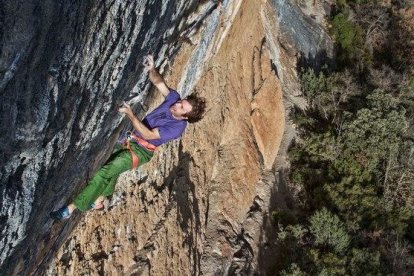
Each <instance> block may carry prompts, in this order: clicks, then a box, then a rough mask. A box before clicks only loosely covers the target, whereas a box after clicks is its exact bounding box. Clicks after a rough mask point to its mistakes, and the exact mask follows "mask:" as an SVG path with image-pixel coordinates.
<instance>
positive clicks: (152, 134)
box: [119, 102, 160, 140]
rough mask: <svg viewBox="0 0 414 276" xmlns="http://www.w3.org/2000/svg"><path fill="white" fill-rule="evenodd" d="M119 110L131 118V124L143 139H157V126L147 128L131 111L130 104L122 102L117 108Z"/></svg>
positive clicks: (158, 136) (158, 134) (158, 135)
mask: <svg viewBox="0 0 414 276" xmlns="http://www.w3.org/2000/svg"><path fill="white" fill-rule="evenodd" d="M119 112H121V113H124V114H125V115H127V116H128V118H129V119H130V120H131V123H132V126H133V127H134V129H135V130H136V131H138V132H139V133H140V134H141V136H142V138H144V139H145V140H152V139H159V138H160V133H159V132H158V128H154V129H149V128H147V127H146V126H145V125H144V124H143V123H142V122H141V121H140V120H139V119H138V118H137V117H136V116H135V115H134V113H133V112H132V109H131V106H130V105H129V104H127V103H125V102H124V104H123V105H122V107H120V108H119Z"/></svg>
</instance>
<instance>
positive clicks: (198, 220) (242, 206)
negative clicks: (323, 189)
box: [0, 0, 332, 275]
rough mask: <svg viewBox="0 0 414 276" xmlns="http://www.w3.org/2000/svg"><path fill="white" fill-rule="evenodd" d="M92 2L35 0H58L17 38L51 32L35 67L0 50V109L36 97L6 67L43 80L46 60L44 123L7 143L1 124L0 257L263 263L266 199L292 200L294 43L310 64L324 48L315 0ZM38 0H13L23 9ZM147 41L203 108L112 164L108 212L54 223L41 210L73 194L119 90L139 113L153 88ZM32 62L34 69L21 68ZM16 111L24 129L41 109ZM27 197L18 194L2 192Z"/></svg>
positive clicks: (94, 262) (167, 264) (220, 266)
mask: <svg viewBox="0 0 414 276" xmlns="http://www.w3.org/2000/svg"><path fill="white" fill-rule="evenodd" d="M141 2H142V3H141ZM88 3H89V4H86V2H82V3H78V2H76V1H74V2H73V3H71V5H68V6H65V5H63V4H60V5H58V4H56V3H52V2H50V3H49V2H45V3H44V5H45V7H48V9H49V10H51V7H55V11H54V12H52V11H49V13H48V14H50V15H49V16H50V18H55V19H54V20H55V21H54V22H61V23H59V24H60V25H59V24H58V25H56V24H52V23H50V26H49V27H47V28H46V27H45V25H44V24H42V26H43V27H42V28H43V29H44V30H43V31H39V30H38V29H36V27H34V26H36V24H29V23H27V27H26V28H27V29H28V30H27V31H26V32H27V33H31V32H34V31H33V30H32V29H33V28H34V29H36V30H37V32H38V33H41V34H42V33H43V37H44V38H43V40H41V39H40V42H39V38H38V37H37V38H36V39H32V40H30V39H28V40H27V41H29V42H27V44H28V45H29V46H30V45H32V44H30V43H34V42H30V41H36V43H38V45H42V46H36V47H46V46H45V45H44V44H47V43H46V41H48V40H47V39H48V38H50V37H53V38H54V39H55V40H56V42H54V43H53V45H58V46H53V47H52V48H53V49H54V50H53V51H52V50H50V49H49V50H48V51H46V53H47V54H48V55H45V56H46V57H48V58H46V59H44V60H42V62H44V63H46V64H47V66H45V70H46V71H45V72H43V71H42V70H39V69H38V70H36V71H29V69H28V68H27V64H31V63H30V62H33V61H31V58H30V57H28V58H26V59H23V60H26V62H25V63H23V62H22V64H26V65H25V66H22V65H19V60H20V59H19V58H17V61H16V57H15V55H13V54H14V52H13V51H12V50H10V52H11V53H12V54H9V55H8V57H9V60H8V62H5V63H1V65H2V66H3V64H6V65H4V68H7V70H2V71H1V72H5V73H4V76H3V81H2V82H1V83H4V81H6V85H5V86H4V88H3V89H4V91H6V95H9V96H8V97H9V98H8V101H9V102H7V103H2V109H1V114H2V116H3V119H5V118H6V117H7V116H8V115H9V114H15V113H16V112H17V113H16V114H15V115H14V116H15V118H20V119H19V120H21V117H22V116H21V113H23V112H26V111H27V109H29V111H30V110H31V109H30V108H33V109H35V108H38V107H37V106H38V105H37V104H35V105H30V97H31V96H28V95H32V94H36V93H34V92H33V90H34V88H31V89H28V91H32V92H27V94H25V95H22V96H21V98H22V99H23V101H24V102H25V103H26V105H23V106H22V108H21V109H19V108H17V106H20V105H18V104H16V103H15V101H13V95H15V94H18V93H16V89H17V88H16V86H17V84H14V83H15V82H16V81H18V80H20V81H21V82H23V83H25V85H26V86H28V87H29V88H30V87H31V86H30V85H29V84H33V83H36V82H38V81H39V79H41V78H39V77H35V75H34V72H36V73H40V72H43V74H44V76H45V77H44V78H45V80H44V82H45V83H46V84H45V85H47V86H45V87H46V88H45V90H46V92H44V93H46V94H48V95H49V96H48V97H49V98H47V100H44V102H46V105H47V107H46V108H44V110H45V112H46V115H44V116H46V119H45V122H46V123H45V124H44V125H45V126H44V127H43V128H39V131H38V133H37V134H36V135H34V134H33V136H29V137H33V138H31V140H29V139H23V140H24V141H25V142H26V141H27V142H28V143H27V144H24V143H17V144H19V145H20V146H19V147H22V148H15V147H13V146H9V144H10V137H15V136H16V135H17V134H16V133H15V132H13V131H15V130H13V131H12V130H10V129H12V128H10V129H9V130H8V132H4V133H7V135H8V136H7V135H5V136H3V132H2V136H1V140H0V141H1V143H0V144H1V146H2V154H3V148H6V147H7V149H8V150H9V152H11V153H13V154H14V155H13V154H11V155H10V156H13V158H10V160H15V161H13V162H15V163H12V162H11V161H9V163H7V164H5V166H4V167H5V169H4V170H3V169H2V182H1V183H2V186H1V189H2V194H3V195H7V196H6V197H3V198H5V200H4V202H7V203H6V204H1V211H2V213H1V214H7V215H2V220H1V221H0V222H1V227H2V228H0V229H1V231H2V232H1V233H2V235H1V237H2V239H3V237H4V240H5V243H4V245H6V244H7V246H4V249H0V250H1V251H0V252H1V254H2V255H1V256H2V258H3V259H2V261H4V262H3V266H2V268H4V269H5V270H4V271H8V274H10V273H19V272H20V273H23V274H43V273H44V274H47V275H79V274H85V275H96V274H99V275H101V274H105V275H122V274H126V275H131V274H134V275H141V274H142V275H148V274H152V275H170V274H171V275H199V274H204V275H212V274H214V275H215V274H219V275H222V274H237V275H238V274H253V273H254V272H258V273H265V272H266V271H268V270H269V265H270V264H271V260H272V258H274V256H276V255H275V254H276V253H277V248H276V247H275V246H274V245H273V243H272V240H273V239H274V235H273V233H272V229H273V227H272V226H271V221H270V218H269V217H270V213H271V211H272V210H274V209H275V208H289V205H290V202H291V200H292V199H291V191H290V187H289V186H286V182H285V181H284V178H285V176H286V171H287V170H288V162H287V159H286V151H287V148H288V146H289V143H290V141H291V139H292V137H293V136H294V128H293V127H292V126H291V124H290V123H289V120H288V117H287V115H286V114H288V112H289V110H290V107H291V106H292V105H298V106H301V107H304V106H305V103H304V101H303V99H302V98H301V97H300V90H299V86H298V81H297V72H296V67H297V63H298V61H299V60H301V58H300V57H306V60H307V61H308V60H311V61H312V62H316V63H318V62H320V60H319V57H320V56H321V55H320V53H322V52H323V53H325V54H324V55H326V56H329V54H331V51H332V50H331V49H332V48H331V43H330V40H329V38H328V37H327V36H326V34H325V32H324V30H323V29H322V28H321V27H320V26H318V24H319V23H320V18H321V17H320V16H319V15H320V14H321V13H322V12H323V7H322V6H304V7H298V6H296V5H295V4H292V3H291V2H290V1H281V0H273V1H270V0H269V1H268V0H258V1H247V0H244V1H243V0H237V1H163V4H162V5H161V4H160V1H112V2H109V1H101V2H99V4H97V3H95V2H92V1H91V2H88ZM10 5H11V4H10ZM42 5H43V2H42V3H40V2H39V3H38V4H25V5H23V6H24V7H25V9H27V12H28V13H29V12H31V11H32V8H33V7H32V6H41V7H42ZM21 6H22V5H18V4H16V5H15V9H17V8H18V7H20V8H21ZM45 7H44V9H45ZM7 10H11V9H7ZM40 10H42V9H40ZM56 11H59V12H58V13H56ZM15 12H17V11H15ZM314 12H316V13H317V14H318V16H317V17H315V16H313V14H312V13H314ZM3 14H4V13H3ZM34 14H35V15H36V13H34ZM42 15H43V13H42ZM31 16H33V15H30V16H29V15H27V17H28V18H29V17H30V18H31V19H30V20H34V21H36V18H37V17H36V16H35V18H34V19H33V18H32V17H31ZM9 17H11V15H10V16H9ZM40 17H41V18H43V17H44V16H40ZM4 18H7V16H3V17H0V19H2V20H5V19H4ZM58 18H59V19H60V20H58ZM62 18H63V19H64V20H61V19H62ZM312 18H313V19H312ZM9 20H11V21H12V19H9ZM22 20H23V19H22ZM27 20H28V19H24V20H23V21H25V22H26V21H27ZM5 21H7V20H5ZM62 21H63V22H62ZM51 22H53V20H51ZM29 25H30V26H31V28H29V27H28V26H29ZM103 26H105V27H103ZM52 30H53V31H54V34H55V33H59V35H51V34H50V32H52ZM62 30H65V31H64V32H63V33H64V35H62V34H61V33H62ZM12 33H13V32H12ZM26 36H28V35H26ZM26 36H24V37H26ZM0 37H2V38H3V40H2V41H8V42H9V41H11V40H13V39H14V40H13V41H17V40H18V39H21V37H18V35H16V38H13V39H11V38H8V39H5V38H4V36H0ZM40 37H42V36H40ZM16 43H17V42H16ZM11 44H12V43H11ZM20 44H22V43H20ZM36 45H37V44H36ZM30 47H34V48H36V47H35V46H30ZM10 48H11V49H14V48H13V47H11V46H10ZM16 49H17V48H16ZM68 49H69V50H68ZM148 51H152V52H154V53H155V54H156V56H157V57H158V58H157V60H158V61H159V64H158V65H159V66H160V68H161V70H162V71H165V77H166V80H167V82H168V84H169V85H170V86H172V87H177V88H178V90H179V92H180V93H181V94H182V95H183V96H185V95H187V94H189V93H191V92H193V91H197V92H198V93H200V94H201V95H202V96H204V97H206V98H207V99H208V106H209V107H208V110H207V113H206V116H205V118H204V119H203V120H202V121H201V122H199V123H198V124H195V125H191V126H190V127H189V128H188V129H187V131H186V133H185V135H184V136H183V138H182V139H181V140H180V141H175V142H173V143H170V144H168V145H166V146H163V147H162V148H161V149H160V150H159V151H158V153H157V155H156V156H155V157H154V158H153V160H151V162H150V163H148V164H146V165H144V166H143V167H141V168H140V169H138V170H135V171H130V172H126V173H124V174H123V175H122V176H121V177H120V179H119V181H118V183H117V190H116V193H115V194H114V196H113V197H112V198H111V199H110V200H109V201H108V202H107V203H106V207H105V209H104V211H101V212H88V213H86V214H82V215H80V214H77V215H75V216H73V218H71V219H70V220H69V221H65V222H62V223H55V224H52V222H51V221H50V220H49V219H48V218H47V214H48V212H49V211H50V209H53V208H54V207H55V206H58V205H60V204H62V203H65V202H68V201H70V199H72V198H73V196H74V195H75V194H76V192H78V191H79V190H80V189H81V187H82V186H83V185H84V184H85V182H86V179H88V177H90V176H91V174H92V173H93V172H94V171H95V170H96V168H97V167H98V166H99V165H100V164H102V162H103V161H105V158H107V157H108V155H109V153H110V148H111V147H112V145H113V143H114V139H116V137H117V134H118V132H119V130H120V129H121V128H122V127H123V126H124V123H123V122H122V121H121V119H122V118H121V117H120V116H119V115H118V114H117V113H116V104H117V100H120V99H126V98H129V99H131V100H132V101H133V102H135V103H136V107H137V112H139V113H140V114H141V115H143V114H144V113H145V112H146V111H148V110H151V109H152V108H153V107H155V106H156V105H157V104H158V103H159V102H160V101H162V97H161V96H160V95H159V94H157V91H154V90H150V92H149V93H147V90H148V88H149V85H148V82H147V79H146V76H145V75H144V74H142V67H140V66H139V62H140V60H141V59H142V57H143V55H144V54H145V53H147V52H148ZM2 53H3V52H2ZM30 53H31V54H32V55H33V56H34V55H35V54H34V53H33V50H32V51H31V52H30ZM64 53H69V54H67V55H66V54H65V55H63V54H64ZM26 55H28V54H26ZM37 55H38V54H36V57H37V58H38V59H40V57H38V56H37ZM49 55H50V56H49ZM21 56H22V55H21ZM13 57H14V58H13ZM52 57H53V58H52ZM63 57H68V59H67V60H66V59H63ZM173 57H174V58H173ZM309 57H311V58H309ZM1 60H2V62H3V60H5V58H4V57H3V56H2V59H1ZM29 61H30V62H29ZM18 65H19V66H20V67H19V66H18ZM52 65H53V66H52ZM23 67H24V68H25V69H19V68H23ZM29 67H30V66H29ZM16 68H17V69H16ZM32 68H35V66H34V65H32ZM19 70H28V71H27V72H26V71H25V72H26V73H25V74H22V73H17V72H20V71H19ZM6 71H7V72H6ZM19 74H21V78H22V79H19V78H18V76H20V75H19ZM32 75H33V79H35V80H36V81H31V82H30V81H29V82H25V81H22V80H24V79H25V78H27V77H28V76H32ZM10 76H11V77H10ZM7 89H9V90H7ZM13 89H14V90H13ZM7 91H10V92H7ZM36 91H37V90H36ZM41 91H43V90H41ZM7 93H9V94H7ZM27 98H29V100H28V99H27ZM13 105H14V106H13ZM32 106H33V107H32ZM7 108H8V109H7ZM3 110H4V111H3ZM12 111H13V112H15V113H13V112H12ZM62 113H63V114H66V115H63V114H62ZM17 114H19V116H17ZM57 118H61V119H59V120H60V121H59V120H57ZM26 119H29V121H28V122H27V124H26V125H24V124H23V122H21V121H16V122H15V123H14V126H16V127H17V128H20V127H22V128H21V129H25V130H26V131H27V132H28V133H33V131H34V130H33V128H34V125H36V126H37V124H34V123H33V122H37V121H38V120H34V118H32V117H29V118H26ZM31 119H33V120H34V121H30V120H31ZM8 120H11V119H8ZM15 120H17V119H15ZM23 126H26V128H25V127H23ZM39 126H40V125H39ZM16 127H15V128H16ZM27 127H29V129H27ZM13 135H14V136H13ZM36 137H37V138H36ZM45 137H47V139H46V138H45ZM36 145H38V146H36ZM29 149H30V150H32V151H30V152H31V153H32V155H30V154H28V153H27V152H28V151H29ZM4 152H5V154H6V152H7V151H4ZM22 152H23V153H25V152H26V153H25V154H26V155H27V156H28V158H27V159H26V161H25V160H22V156H26V155H24V154H23V155H22ZM91 156H93V158H91ZM91 159H92V160H93V162H91V161H90V160H91ZM4 160H9V158H6V159H4ZM23 162H26V163H24V164H27V165H26V166H25V167H21V166H22V164H23ZM2 167H3V164H2ZM6 168H9V169H6ZM19 168H20V169H19ZM26 171H27V172H26ZM19 173H20V174H19ZM23 176H24V177H23ZM22 179H23V180H22ZM62 179H64V180H65V181H64V182H65V183H61V182H62ZM3 183H4V184H3ZM19 183H20V184H19ZM23 183H24V184H23ZM56 183H58V184H56ZM19 185H20V186H22V187H24V188H23V190H24V191H25V193H26V194H25V195H24V194H23V193H24V192H22V189H19V188H18V187H20V186H19ZM10 187H11V190H10V192H8V189H10ZM26 188H29V192H26V190H25V189H26ZM30 189H31V190H30ZM30 193H31V194H30ZM27 195H28V196H27ZM23 197H27V199H28V200H27V201H22V200H20V201H19V200H17V201H14V199H21V198H23ZM17 202H20V203H17ZM23 202H24V203H23ZM25 208H26V209H25ZM3 210H4V211H3ZM19 212H20V213H19ZM3 217H4V218H3ZM13 220H14V221H15V222H18V221H20V222H23V223H14V224H13V223H12V221H13ZM19 231H20V232H19ZM14 232H16V233H17V232H18V233H19V234H18V235H17V236H16V234H13V233H14ZM28 233H30V234H28ZM24 237H25V238H24ZM2 241H3V240H2ZM23 243H24V247H23ZM3 256H4V257H3Z"/></svg>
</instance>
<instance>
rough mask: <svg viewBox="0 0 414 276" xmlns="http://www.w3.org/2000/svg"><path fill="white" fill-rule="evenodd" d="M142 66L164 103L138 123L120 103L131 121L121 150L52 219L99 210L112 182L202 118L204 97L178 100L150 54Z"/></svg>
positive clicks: (108, 194) (142, 162) (129, 110)
mask: <svg viewBox="0 0 414 276" xmlns="http://www.w3.org/2000/svg"><path fill="white" fill-rule="evenodd" d="M143 64H144V67H145V70H146V71H148V72H149V78H150V81H151V82H152V83H153V84H154V85H155V86H156V87H157V89H158V90H159V91H160V92H161V93H162V95H163V96H164V97H165V100H164V102H163V103H162V104H161V105H159V106H158V107H157V108H156V109H154V110H153V111H152V112H151V113H149V114H148V115H147V116H146V117H145V118H144V119H143V120H142V121H140V120H139V119H138V118H137V117H136V116H135V115H134V113H133V112H132V109H131V107H130V105H129V104H127V103H124V104H123V106H122V107H120V108H119V112H120V113H123V114H125V115H126V116H127V117H128V118H129V120H130V121H131V123H132V126H133V128H134V131H133V132H131V133H130V134H129V136H128V138H127V139H125V141H124V143H123V147H120V146H118V147H117V148H116V149H115V151H114V152H113V153H112V155H111V156H110V158H109V160H108V161H107V162H106V163H105V165H104V166H103V167H102V168H101V169H100V170H99V171H98V172H97V173H96V174H95V176H94V177H93V178H92V179H91V180H90V181H89V183H88V185H87V186H86V187H85V188H84V189H83V190H82V192H81V193H80V194H79V195H78V196H77V197H76V198H75V200H74V201H73V202H72V203H71V204H69V205H67V206H63V207H61V208H60V209H59V210H57V211H54V212H51V213H50V215H51V217H52V218H54V219H57V220H60V219H66V218H69V217H70V216H71V214H72V213H73V211H75V210H76V209H79V210H80V211H86V210H89V209H92V208H94V209H101V208H103V207H104V206H103V201H104V200H105V198H106V197H107V196H110V195H112V194H113V192H114V189H115V183H116V180H117V178H118V176H119V175H120V174H121V173H123V172H125V171H127V170H129V169H131V168H136V167H138V166H140V165H143V164H145V163H147V162H148V161H149V160H150V159H151V157H152V156H153V154H154V151H155V150H156V148H157V147H158V146H160V145H162V144H164V143H167V142H168V141H171V140H173V139H177V138H179V137H180V136H181V135H182V134H183V132H184V130H185V128H186V126H187V122H189V123H194V122H197V121H199V120H200V119H201V118H202V117H203V114H204V111H205V107H206V103H205V99H204V98H201V97H198V96H196V95H190V96H188V97H187V98H186V99H184V100H181V99H180V95H179V94H178V93H177V91H175V90H173V89H170V88H169V87H168V86H167V85H166V83H165V81H164V79H163V78H162V77H161V75H160V74H159V73H158V72H157V70H156V69H155V67H154V59H153V57H152V56H151V55H148V56H146V57H145V59H144V63H143Z"/></svg>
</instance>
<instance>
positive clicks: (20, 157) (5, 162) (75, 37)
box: [0, 0, 215, 274]
mask: <svg viewBox="0 0 414 276" xmlns="http://www.w3.org/2000/svg"><path fill="white" fill-rule="evenodd" d="M214 7H215V4H214V3H213V2H210V1H196V0H193V1H184V0H182V1H162V2H161V1H121V0H119V1H113V0H111V1H51V0H49V1H35V0H32V1H1V2H0V21H1V24H0V28H1V31H0V40H1V42H0V49H1V50H0V54H1V56H0V90H1V96H2V101H1V104H0V118H1V124H0V133H1V134H0V149H1V156H0V157H1V158H0V163H1V175H0V178H1V186H0V196H1V200H0V233H1V236H0V264H1V268H0V270H1V271H2V272H5V273H6V272H10V273H11V272H12V271H15V272H17V271H27V272H29V271H32V270H33V269H34V267H36V263H38V262H41V261H42V258H43V257H42V255H44V254H43V253H44V252H46V251H49V250H50V247H51V246H52V245H53V244H54V240H55V239H56V235H58V234H63V235H64V233H65V232H66V231H67V230H69V229H70V228H71V227H72V226H73V224H72V226H71V227H68V228H64V229H63V232H61V227H53V228H51V225H52V222H51V221H50V219H49V217H48V214H49V212H50V211H51V210H52V209H53V208H55V207H57V206H59V205H61V204H62V203H64V202H66V201H67V200H68V198H69V197H70V195H71V194H73V192H74V191H77V190H79V188H80V187H81V186H82V185H84V183H85V179H87V178H88V176H89V175H90V174H91V173H92V172H93V171H94V170H95V169H96V168H97V167H98V166H99V165H101V164H102V162H103V161H105V159H106V158H107V157H108V152H107V150H106V149H107V148H108V147H111V145H112V144H113V142H114V140H115V139H116V136H117V134H118V133H117V131H116V130H117V129H119V127H120V122H121V116H119V115H118V114H117V110H116V106H117V104H118V103H119V102H120V101H122V100H125V99H129V98H134V100H135V101H137V102H139V101H143V99H145V95H146V92H147V88H148V85H147V83H148V82H147V77H146V75H144V74H142V69H143V68H142V66H139V64H140V62H141V60H142V57H143V56H144V55H145V54H146V53H148V52H152V53H154V54H155V56H156V57H157V59H158V61H159V62H160V63H161V68H163V67H164V66H165V64H167V62H168V60H169V59H170V58H171V57H172V56H173V55H174V53H175V51H176V49H177V47H178V46H179V44H180V37H181V36H185V35H186V34H188V33H191V32H192V31H194V30H195V28H197V26H198V25H199V22H201V21H202V19H203V17H204V16H205V15H207V14H209V13H210V12H211V11H212V10H213V8H214ZM193 12H196V13H194V14H193ZM191 14H193V15H192V16H191V17H190V15H191ZM58 243H59V242H58ZM7 274H8V273H7Z"/></svg>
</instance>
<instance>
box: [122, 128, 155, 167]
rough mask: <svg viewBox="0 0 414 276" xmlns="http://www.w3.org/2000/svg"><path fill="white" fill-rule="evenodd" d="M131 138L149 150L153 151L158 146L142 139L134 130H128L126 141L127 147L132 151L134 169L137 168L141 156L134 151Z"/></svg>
mask: <svg viewBox="0 0 414 276" xmlns="http://www.w3.org/2000/svg"><path fill="white" fill-rule="evenodd" d="M131 140H132V141H135V142H136V143H138V145H140V146H141V147H143V148H144V149H146V150H148V151H152V152H153V151H155V150H156V149H157V147H156V146H154V145H153V144H151V143H149V142H148V141H147V140H145V139H142V138H141V137H138V136H136V135H135V134H134V133H133V132H132V131H128V132H127V138H126V142H125V147H126V148H127V149H128V150H129V152H130V153H131V158H132V169H135V168H137V167H138V165H139V158H138V156H137V155H136V154H135V153H134V151H133V150H132V149H131Z"/></svg>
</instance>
